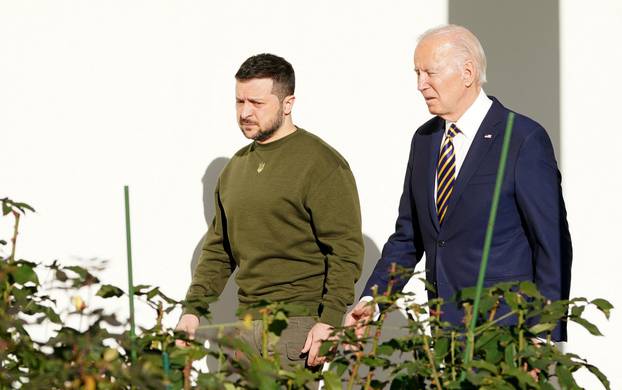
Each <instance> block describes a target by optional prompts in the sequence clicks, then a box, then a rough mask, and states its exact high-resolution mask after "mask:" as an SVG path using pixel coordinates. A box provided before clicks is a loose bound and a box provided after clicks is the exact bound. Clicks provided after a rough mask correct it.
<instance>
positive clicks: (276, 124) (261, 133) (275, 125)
mask: <svg viewBox="0 0 622 390" xmlns="http://www.w3.org/2000/svg"><path fill="white" fill-rule="evenodd" d="M282 124H283V106H281V107H279V111H278V112H277V113H276V116H275V118H274V120H273V121H272V122H271V123H270V124H269V125H268V126H267V127H266V129H263V130H262V129H259V130H258V131H257V133H255V134H254V135H253V136H252V137H251V139H252V140H253V141H256V142H263V141H266V140H268V139H270V138H271V137H272V136H273V135H274V133H276V131H277V130H278V129H279V128H280V127H281V125H282ZM240 127H241V126H240ZM242 131H243V130H242Z"/></svg>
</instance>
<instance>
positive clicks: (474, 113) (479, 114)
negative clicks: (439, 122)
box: [445, 89, 492, 139]
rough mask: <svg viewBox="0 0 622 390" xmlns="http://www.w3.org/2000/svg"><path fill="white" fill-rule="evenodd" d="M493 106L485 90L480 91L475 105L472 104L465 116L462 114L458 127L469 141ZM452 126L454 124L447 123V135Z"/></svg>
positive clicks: (457, 123)
mask: <svg viewBox="0 0 622 390" xmlns="http://www.w3.org/2000/svg"><path fill="white" fill-rule="evenodd" d="M491 106H492V100H490V98H489V97H488V96H486V93H485V92H484V89H480V90H479V94H478V95H477V98H476V99H475V101H474V102H473V104H471V106H470V107H469V108H467V110H466V111H465V112H464V114H462V116H461V117H460V119H458V121H457V122H455V125H456V127H457V128H458V129H460V131H461V132H462V134H464V136H466V137H467V138H468V139H473V138H474V137H475V134H476V133H477V130H478V129H479V127H480V126H481V124H482V122H483V121H484V117H486V114H487V113H488V110H489V109H490V107H491ZM451 124H452V122H447V121H445V133H447V130H448V129H449V126H451Z"/></svg>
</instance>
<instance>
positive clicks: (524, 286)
mask: <svg viewBox="0 0 622 390" xmlns="http://www.w3.org/2000/svg"><path fill="white" fill-rule="evenodd" d="M519 289H520V290H521V291H522V292H523V293H525V294H526V295H528V296H530V297H534V298H538V297H541V295H540V292H539V291H538V288H537V287H536V285H535V284H534V283H533V282H528V281H523V282H520V284H519Z"/></svg>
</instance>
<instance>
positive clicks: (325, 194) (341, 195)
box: [307, 165, 364, 326]
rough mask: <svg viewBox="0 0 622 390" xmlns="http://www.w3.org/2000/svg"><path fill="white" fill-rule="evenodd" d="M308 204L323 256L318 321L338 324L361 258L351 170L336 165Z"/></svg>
mask: <svg viewBox="0 0 622 390" xmlns="http://www.w3.org/2000/svg"><path fill="white" fill-rule="evenodd" d="M307 207H308V209H309V210H310V212H311V215H312V220H313V228H314V230H315V235H316V237H317V240H318V241H319V243H320V246H321V247H322V252H323V253H324V254H325V256H326V280H325V283H324V294H323V296H322V312H321V314H320V322H323V323H326V324H329V325H332V326H341V323H342V319H343V315H344V313H345V311H346V307H347V306H348V305H350V304H352V302H353V301H354V284H355V283H356V281H357V280H358V278H359V277H360V275H361V268H362V266H363V257H364V246H363V234H362V231H361V211H360V205H359V198H358V192H357V189H356V183H355V181H354V176H353V175H352V172H351V171H350V169H349V168H348V167H347V166H345V165H339V166H338V167H337V168H335V169H334V170H333V171H332V172H331V173H330V174H329V175H328V176H327V177H326V178H324V179H323V180H322V181H321V182H320V183H318V184H317V185H316V186H314V188H313V190H312V191H311V192H310V194H309V196H308V199H307Z"/></svg>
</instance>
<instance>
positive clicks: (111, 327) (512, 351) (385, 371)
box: [0, 198, 612, 390]
mask: <svg viewBox="0 0 622 390" xmlns="http://www.w3.org/2000/svg"><path fill="white" fill-rule="evenodd" d="M28 211H34V210H33V209H32V208H31V207H30V206H28V205H27V204H23V203H16V202H13V201H11V200H9V199H7V198H4V199H2V218H9V217H13V218H14V232H13V236H12V238H11V239H10V241H9V242H7V241H3V240H0V255H1V257H0V388H2V389H9V388H24V389H29V388H33V389H41V388H46V389H81V388H84V389H129V388H134V389H179V388H184V389H189V388H207V389H227V390H228V389H238V388H242V389H247V388H248V389H255V388H258V389H280V388H288V389H302V388H305V385H308V384H310V383H312V382H313V381H317V380H320V379H322V380H324V384H325V387H326V388H328V389H330V390H332V389H342V388H348V389H351V388H361V387H363V388H366V389H368V388H369V389H372V388H373V389H379V388H390V389H515V388H519V389H552V388H553V387H552V385H551V382H552V381H553V380H557V381H558V383H559V386H560V387H561V388H564V389H576V388H579V387H578V385H577V384H576V382H575V379H574V374H575V373H576V372H577V370H579V369H581V368H585V369H588V370H589V371H590V372H592V373H593V374H594V375H595V376H596V377H598V379H599V380H600V381H601V383H602V384H603V386H604V387H605V388H607V389H609V388H610V387H609V382H608V380H607V378H606V377H605V375H603V374H602V373H601V372H600V370H598V368H596V367H595V366H593V365H591V364H589V363H588V362H587V361H586V360H584V359H583V358H581V357H579V356H577V355H574V354H570V353H563V352H561V351H560V350H559V349H557V348H556V347H555V345H554V344H553V343H551V341H550V333H551V331H552V329H553V328H554V327H555V324H556V323H557V322H558V321H560V320H561V321H572V322H575V323H578V324H579V325H581V326H583V327H584V328H585V329H586V330H587V331H588V332H590V333H591V334H593V335H595V336H600V335H601V334H600V331H599V330H598V328H597V327H596V326H595V325H594V324H592V323H590V322H589V321H588V320H586V319H585V318H583V312H584V310H585V309H586V308H587V307H588V306H593V307H595V308H597V309H598V310H599V311H601V312H602V313H603V314H604V315H605V316H606V317H607V318H609V314H610V310H611V309H612V306H611V304H609V302H607V301H606V300H604V299H594V300H587V299H585V298H574V299H571V300H568V301H556V302H550V301H547V300H546V299H545V298H544V297H543V296H541V295H540V293H539V292H538V291H537V289H536V288H535V286H534V285H533V284H532V283H528V282H521V283H502V284H498V285H495V286H493V287H491V288H488V289H486V290H485V292H484V295H483V298H482V301H481V303H480V309H479V318H481V321H480V322H479V324H478V327H477V328H476V330H475V332H474V334H469V333H468V332H467V331H466V329H465V328H464V327H455V326H452V325H451V324H449V323H445V322H442V321H440V319H439V312H440V308H441V305H442V302H441V301H432V302H429V303H428V304H423V305H421V304H410V306H409V309H410V312H411V314H412V318H411V319H410V320H409V321H408V325H407V327H406V329H404V330H405V332H402V333H403V334H404V335H401V336H395V337H392V338H391V337H383V338H381V334H382V332H383V331H385V332H393V330H391V329H385V328H383V323H384V319H385V316H386V315H387V313H389V312H391V311H393V310H396V304H395V303H396V301H397V299H399V298H400V297H403V294H387V295H383V296H377V297H375V302H378V303H380V304H381V306H382V307H383V308H384V310H383V311H382V313H381V315H380V318H379V319H378V321H377V322H375V323H374V324H373V325H374V326H372V327H370V328H368V330H369V331H368V333H367V334H366V335H365V336H364V337H363V338H360V339H359V338H357V337H356V336H355V334H354V331H353V330H352V329H337V330H336V332H335V333H336V334H335V340H333V341H331V342H326V343H325V344H324V345H323V346H322V352H323V353H325V354H327V355H329V356H330V358H331V364H330V367H329V369H328V370H327V371H325V372H323V373H312V372H310V371H308V370H306V369H304V368H300V369H297V370H285V369H283V368H281V367H279V360H278V359H275V358H274V357H270V356H268V355H267V354H265V353H264V354H257V353H255V352H253V351H252V350H251V348H249V347H248V346H247V345H245V344H244V343H243V342H242V341H240V340H239V339H236V338H234V337H231V336H228V334H229V332H228V331H227V330H228V329H230V328H234V327H242V326H248V322H249V321H250V318H247V319H246V320H245V321H240V322H238V323H234V324H216V325H209V327H213V328H216V329H218V330H219V332H218V337H217V339H216V340H213V341H215V342H216V343H217V344H218V346H219V348H217V349H216V350H207V349H205V348H204V347H203V346H202V345H201V344H199V343H196V342H193V341H190V340H189V342H190V343H191V346H190V347H188V348H177V347H175V339H176V338H182V339H185V335H183V334H175V333H174V332H173V330H171V329H167V328H165V327H163V326H162V319H163V318H164V316H165V315H166V314H168V313H170V312H171V311H172V310H174V309H175V308H176V307H178V306H179V305H181V304H183V302H177V301H175V300H172V299H170V298H169V297H167V296H166V295H164V294H163V293H162V292H161V291H160V290H159V289H158V288H156V287H150V286H136V287H135V294H136V295H137V296H138V298H139V299H142V300H144V301H145V302H147V303H148V304H149V305H150V306H151V307H152V308H153V310H154V326H153V327H151V328H148V329H142V330H141V332H139V335H137V336H136V337H135V338H134V337H131V335H130V332H129V330H128V324H127V323H126V322H125V321H120V320H119V319H118V318H117V317H116V315H115V314H114V313H108V312H106V311H105V310H104V309H101V308H91V307H90V306H89V305H87V304H86V303H85V300H84V299H83V298H82V297H81V295H83V294H84V291H85V287H87V288H91V289H92V288H93V287H95V289H94V290H93V291H97V293H96V295H97V296H99V297H101V298H103V299H115V298H118V297H121V296H123V295H124V292H123V291H122V290H121V289H120V288H118V287H115V286H111V285H107V284H101V283H100V281H99V279H98V278H97V277H96V276H95V275H94V272H95V269H93V268H89V269H87V268H84V267H78V266H63V265H61V264H60V263H59V262H56V261H55V262H54V263H52V264H48V265H43V264H37V263H34V262H30V261H26V260H23V259H18V258H17V257H16V246H17V236H18V231H19V223H20V218H21V217H22V216H23V215H24V214H25V213H26V212H28ZM7 249H8V254H7V255H6V256H5V255H4V253H5V252H7ZM43 274H48V275H51V277H50V278H49V280H47V281H44V282H41V281H40V279H39V276H38V275H43ZM395 275H397V272H394V276H395ZM51 292H57V293H58V292H63V293H64V296H66V297H72V298H71V303H72V304H71V305H70V307H69V309H63V308H61V306H62V305H61V304H60V303H59V302H56V301H55V300H54V299H53V298H52V296H53V294H51ZM473 297H474V290H473V289H467V290H464V291H462V292H461V293H460V294H459V296H458V297H457V299H458V302H460V304H462V305H463V307H464V309H465V318H466V320H467V321H466V322H467V323H468V320H469V319H470V318H471V316H472V315H473V313H472V304H473ZM87 300H88V299H87ZM502 302H504V303H505V304H506V305H507V307H509V308H510V310H511V311H510V312H508V313H503V314H502V315H501V314H498V313H497V310H498V309H499V307H500V304H501V303H502ZM288 308H289V306H288V305H284V304H269V303H266V305H265V307H264V308H263V321H264V324H265V327H264V335H263V337H264V340H265V342H266V343H268V342H275V340H276V338H277V337H278V335H279V334H280V332H281V331H282V329H284V327H285V326H286V324H287V313H288V311H289V310H288ZM509 317H513V318H515V319H516V325H515V326H500V325H499V321H500V320H502V319H505V318H509ZM71 318H79V319H80V322H81V323H83V324H86V325H85V326H83V327H81V328H80V329H83V330H78V329H76V328H73V327H71V326H69V325H67V324H68V320H69V319H71ZM37 324H39V325H42V326H54V327H55V330H56V331H55V335H54V336H53V337H51V338H49V339H48V340H45V341H38V340H34V339H33V338H32V337H31V334H30V330H31V329H32V326H33V325H37ZM537 336H539V337H541V338H543V339H544V341H542V342H536V341H535V337H537ZM469 337H472V340H473V341H474V347H473V349H472V350H471V351H469V354H468V355H466V356H465V349H466V344H467V343H466V340H468V338H469ZM381 340H384V341H381ZM344 346H347V347H344ZM266 349H267V348H266ZM132 351H135V352H136V353H135V356H134V357H133V354H132ZM232 351H237V353H238V355H237V356H236V358H234V356H233V353H232ZM208 354H210V355H213V356H214V357H216V358H217V359H218V362H219V369H218V370H217V371H216V372H213V373H202V372H197V371H196V370H195V369H194V368H193V367H192V362H194V361H196V360H200V359H203V358H205V357H206V356H207V355H208ZM240 355H242V356H243V358H239V356H240ZM465 357H468V359H465ZM467 361H468V362H467ZM553 365H554V367H555V368H554V369H552V366H553ZM530 373H531V375H530ZM554 377H555V379H554ZM535 378H537V379H535Z"/></svg>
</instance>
